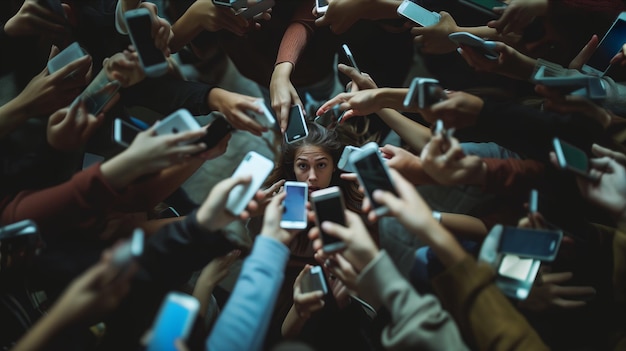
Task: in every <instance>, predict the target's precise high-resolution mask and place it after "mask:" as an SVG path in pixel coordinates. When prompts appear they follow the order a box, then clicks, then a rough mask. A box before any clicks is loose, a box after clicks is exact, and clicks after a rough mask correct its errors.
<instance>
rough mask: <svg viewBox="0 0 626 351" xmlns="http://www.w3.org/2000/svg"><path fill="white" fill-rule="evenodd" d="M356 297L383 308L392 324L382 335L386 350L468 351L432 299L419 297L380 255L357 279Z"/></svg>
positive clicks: (425, 296)
mask: <svg viewBox="0 0 626 351" xmlns="http://www.w3.org/2000/svg"><path fill="white" fill-rule="evenodd" d="M357 284H358V290H359V295H360V296H361V297H363V299H364V300H365V301H367V302H370V303H372V304H373V305H375V306H377V305H384V306H385V307H386V308H387V309H388V310H389V312H390V314H391V322H390V323H389V325H387V326H385V328H384V330H383V332H382V336H381V338H382V340H381V341H382V345H383V347H384V348H385V349H387V350H468V348H467V346H465V343H464V342H463V339H462V338H461V334H460V332H459V330H458V328H457V326H456V323H455V322H454V320H453V319H452V317H451V316H450V315H449V314H448V312H447V311H445V310H443V309H442V308H441V305H440V304H439V301H438V300H437V298H435V297H434V296H433V295H420V294H418V293H417V292H416V291H415V290H414V289H413V288H412V287H411V285H410V284H409V283H408V282H407V281H406V280H405V279H404V278H403V277H402V276H401V275H400V273H399V272H398V270H397V269H396V267H395V266H394V265H393V262H392V261H391V259H390V258H389V256H388V255H387V253H386V252H385V251H381V252H380V253H379V254H378V256H377V257H376V258H375V259H374V260H372V262H370V263H369V264H368V265H367V266H366V267H365V268H364V269H363V271H362V272H361V273H360V275H359V277H358V282H357Z"/></svg>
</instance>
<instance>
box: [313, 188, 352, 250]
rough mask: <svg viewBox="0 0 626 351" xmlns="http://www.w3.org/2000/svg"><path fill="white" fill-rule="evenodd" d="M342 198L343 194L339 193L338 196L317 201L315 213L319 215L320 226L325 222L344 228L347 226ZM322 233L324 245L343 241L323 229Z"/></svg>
mask: <svg viewBox="0 0 626 351" xmlns="http://www.w3.org/2000/svg"><path fill="white" fill-rule="evenodd" d="M340 196H341V194H340V193H337V196H333V197H327V198H325V199H316V200H315V213H316V215H317V219H318V221H319V224H320V225H321V224H322V222H324V221H329V222H334V223H338V224H341V225H343V226H345V225H346V219H345V215H344V213H343V211H344V209H343V206H342V203H341V197H340ZM320 233H321V236H322V242H323V243H324V245H328V244H332V243H336V242H340V241H341V239H339V238H337V237H335V236H332V235H329V234H327V233H326V232H324V231H323V230H322V229H321V228H320Z"/></svg>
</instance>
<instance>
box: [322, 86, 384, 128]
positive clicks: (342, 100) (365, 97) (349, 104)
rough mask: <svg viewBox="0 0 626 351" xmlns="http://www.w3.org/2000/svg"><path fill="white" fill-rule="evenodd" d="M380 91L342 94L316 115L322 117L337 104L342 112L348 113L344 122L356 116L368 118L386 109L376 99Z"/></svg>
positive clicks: (370, 90) (345, 114)
mask: <svg viewBox="0 0 626 351" xmlns="http://www.w3.org/2000/svg"><path fill="white" fill-rule="evenodd" d="M379 91H380V89H368V90H362V91H357V92H354V93H341V94H339V95H337V96H335V97H334V98H332V99H330V100H328V101H327V102H326V103H324V105H322V106H321V107H320V108H319V109H318V110H317V113H316V114H317V115H318V116H320V115H322V114H324V113H325V112H326V111H328V110H330V109H331V108H332V107H333V106H335V105H337V104H340V107H339V109H340V110H341V111H346V113H344V115H343V122H345V121H346V120H348V119H349V118H352V117H354V116H366V115H369V114H371V113H375V112H378V111H379V110H380V109H382V108H383V107H384V106H382V105H381V101H380V100H378V99H377V98H376V93H377V92H379Z"/></svg>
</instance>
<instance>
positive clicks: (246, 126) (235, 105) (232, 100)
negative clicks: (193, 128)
mask: <svg viewBox="0 0 626 351" xmlns="http://www.w3.org/2000/svg"><path fill="white" fill-rule="evenodd" d="M257 100H258V98H255V97H252V96H246V95H241V94H237V93H233V92H230V91H227V90H224V89H220V88H213V89H211V92H210V93H209V98H208V104H209V107H210V108H211V109H213V110H217V111H219V112H221V113H222V114H223V115H224V117H225V118H226V120H227V121H228V123H230V124H231V125H232V126H233V127H235V128H236V129H241V130H246V131H248V132H250V133H252V134H254V135H256V136H261V134H262V133H263V132H266V131H267V128H266V127H263V126H262V125H260V124H259V123H258V122H256V121H255V120H254V119H253V118H252V117H250V116H248V111H256V112H257V113H263V110H262V109H260V108H259V107H258V106H256V105H255V104H254V103H255V102H256V101H257Z"/></svg>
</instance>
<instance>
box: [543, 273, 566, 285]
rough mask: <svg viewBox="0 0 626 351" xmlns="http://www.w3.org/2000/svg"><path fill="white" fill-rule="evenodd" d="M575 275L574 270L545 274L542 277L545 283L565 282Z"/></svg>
mask: <svg viewBox="0 0 626 351" xmlns="http://www.w3.org/2000/svg"><path fill="white" fill-rule="evenodd" d="M573 276H574V274H573V273H572V272H559V273H548V274H544V275H543V276H542V277H541V278H542V283H543V284H563V283H565V282H567V281H568V280H570V279H572V277H573Z"/></svg>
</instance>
